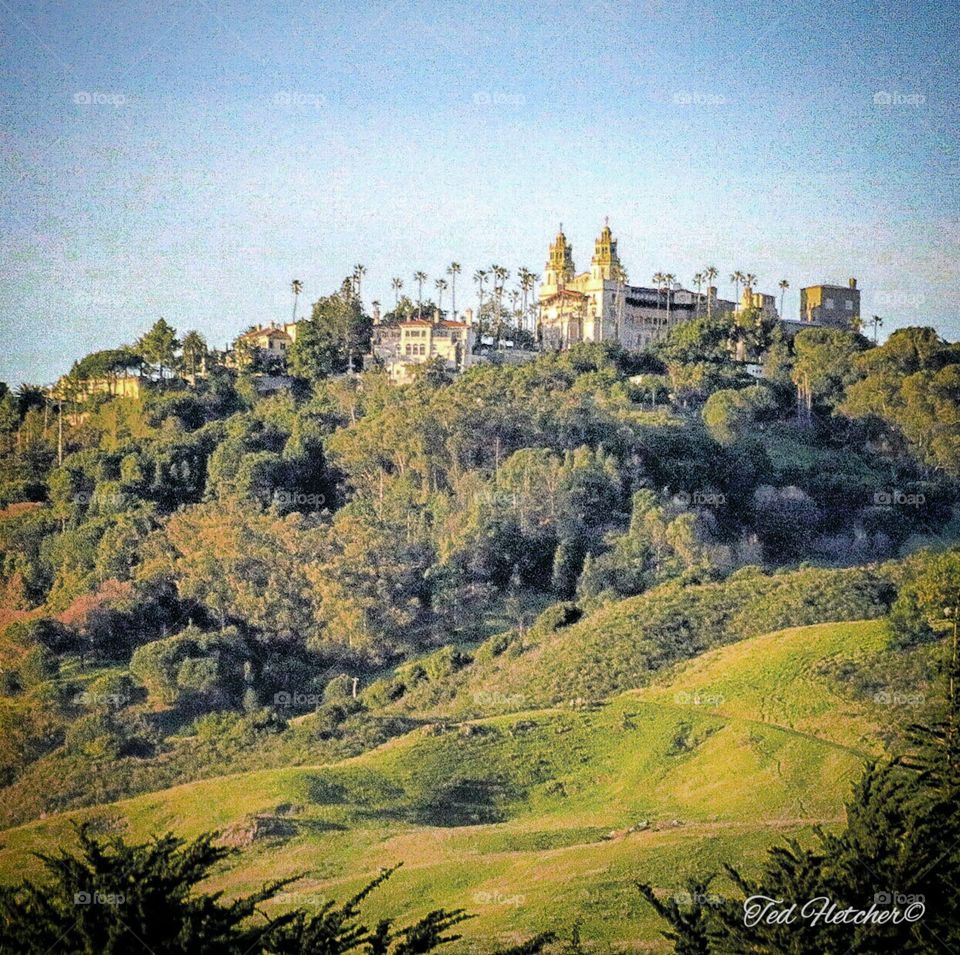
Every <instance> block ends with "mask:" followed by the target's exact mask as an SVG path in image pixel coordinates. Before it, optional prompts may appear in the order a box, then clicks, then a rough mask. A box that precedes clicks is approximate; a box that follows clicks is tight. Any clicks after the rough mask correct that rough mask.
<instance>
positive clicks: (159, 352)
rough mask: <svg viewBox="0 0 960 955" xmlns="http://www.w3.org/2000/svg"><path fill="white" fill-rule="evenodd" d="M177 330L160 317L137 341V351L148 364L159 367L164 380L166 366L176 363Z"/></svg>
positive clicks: (169, 366) (159, 375)
mask: <svg viewBox="0 0 960 955" xmlns="http://www.w3.org/2000/svg"><path fill="white" fill-rule="evenodd" d="M179 347H180V342H178V341H177V330H176V329H175V328H173V327H172V326H171V325H169V324H168V323H167V322H166V320H165V319H163V318H159V319H157V321H156V322H154V324H153V327H152V328H151V329H150V331H148V332H147V333H146V334H145V335H143V336H142V337H141V338H140V339H138V341H137V345H136V348H137V352H138V353H139V354H140V355H142V356H143V359H144V361H146V362H147V364H149V365H152V366H153V367H154V368H156V369H157V375H158V377H159V378H160V380H161V381H163V370H164V368H172V367H173V366H174V364H175V363H176V353H177V349H178V348H179Z"/></svg>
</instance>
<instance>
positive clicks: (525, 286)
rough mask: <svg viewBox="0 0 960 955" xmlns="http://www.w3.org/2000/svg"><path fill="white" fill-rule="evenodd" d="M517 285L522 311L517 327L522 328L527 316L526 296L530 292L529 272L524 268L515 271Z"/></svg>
mask: <svg viewBox="0 0 960 955" xmlns="http://www.w3.org/2000/svg"><path fill="white" fill-rule="evenodd" d="M517 284H518V285H519V286H520V295H521V298H522V299H523V310H522V311H521V312H520V322H519V325H520V327H521V328H523V326H524V324H525V322H526V316H527V296H528V294H529V292H530V271H529V269H527V268H525V267H524V266H522V265H521V266H520V268H519V269H517Z"/></svg>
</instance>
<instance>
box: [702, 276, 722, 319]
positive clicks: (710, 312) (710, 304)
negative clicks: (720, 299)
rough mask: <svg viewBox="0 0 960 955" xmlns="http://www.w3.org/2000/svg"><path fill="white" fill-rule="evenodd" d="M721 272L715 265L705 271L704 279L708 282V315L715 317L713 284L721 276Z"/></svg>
mask: <svg viewBox="0 0 960 955" xmlns="http://www.w3.org/2000/svg"><path fill="white" fill-rule="evenodd" d="M719 274H720V273H719V271H718V270H717V267H716V266H715V265H708V266H707V267H706V268H705V269H704V270H703V277H704V278H705V279H706V282H707V315H708V316H712V315H713V283H714V281H715V279H716V277H717V276H718V275H719Z"/></svg>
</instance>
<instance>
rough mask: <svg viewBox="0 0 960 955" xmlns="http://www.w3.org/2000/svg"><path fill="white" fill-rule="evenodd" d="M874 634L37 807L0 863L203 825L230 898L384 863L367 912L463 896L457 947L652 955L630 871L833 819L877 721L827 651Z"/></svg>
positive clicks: (836, 634)
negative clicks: (557, 940) (591, 944)
mask: <svg viewBox="0 0 960 955" xmlns="http://www.w3.org/2000/svg"><path fill="white" fill-rule="evenodd" d="M885 643H886V633H885V628H884V626H883V625H882V624H881V623H879V622H875V621H866V622H857V623H845V624H826V625H818V626H811V627H803V628H796V629H793V630H789V631H783V632H779V633H774V634H769V635H765V636H761V637H757V638H754V639H751V640H747V641H743V642H741V643H738V644H734V645H730V646H726V647H723V648H721V649H719V650H716V651H713V652H710V653H708V654H706V655H705V656H704V657H702V658H700V659H697V660H694V661H692V662H689V663H687V664H684V665H681V666H679V667H678V668H676V670H675V671H674V672H672V673H664V674H662V675H661V676H660V678H659V680H657V681H656V682H655V683H653V684H652V685H650V686H649V687H646V688H644V689H642V690H639V691H632V692H628V693H624V694H621V695H619V696H617V697H614V698H612V699H611V700H609V701H607V702H606V703H605V704H603V705H601V706H596V707H590V708H583V709H573V708H569V707H560V708H551V709H541V710H531V711H526V712H523V713H520V714H518V713H514V714H509V715H501V716H496V717H490V718H486V719H481V720H476V721H472V722H470V723H462V724H459V725H457V724H444V723H436V724H434V725H432V726H429V727H427V728H424V729H420V730H417V731H416V732H414V733H411V734H408V735H407V736H404V737H402V738H400V739H396V740H392V741H391V742H389V743H387V744H385V745H383V746H381V747H379V748H378V749H376V750H374V751H371V752H368V753H365V754H363V755H361V756H358V757H356V758H353V759H349V760H344V761H342V762H339V763H336V764H332V765H327V766H320V767H297V768H287V769H280V770H268V771H262V772H256V773H246V774H242V775H237V776H228V777H221V778H218V779H212V780H203V781H200V782H195V783H190V784H186V785H182V786H177V787H174V788H172V789H169V790H165V791H162V792H159V793H153V794H150V795H145V796H140V797H137V798H135V799H130V800H125V801H123V802H118V803H115V804H113V805H111V806H109V807H100V808H98V809H93V810H82V811H77V812H75V813H71V814H65V815H62V816H56V817H51V818H49V819H45V820H41V821H38V822H35V823H31V824H29V825H26V826H23V827H21V828H18V829H13V830H9V831H7V832H5V833H3V835H2V846H0V876H2V877H3V878H4V879H5V880H8V881H9V880H13V879H15V878H16V877H18V876H19V875H21V874H23V873H24V872H29V871H35V870H36V863H35V860H31V858H30V856H29V852H30V851H35V850H46V851H49V850H50V848H51V847H53V846H58V845H61V844H65V843H69V842H70V841H71V839H72V837H71V835H70V833H69V830H68V824H69V822H70V821H71V820H76V819H82V818H91V817H101V818H103V819H104V824H105V825H110V826H112V827H116V828H117V829H118V830H121V831H124V832H125V833H126V834H127V835H128V836H130V837H134V838H145V837H148V836H150V835H152V834H155V833H159V832H162V831H165V830H167V829H173V830H175V831H177V832H179V833H181V834H185V835H194V834H197V833H200V832H202V831H205V830H208V829H212V828H217V829H223V830H227V833H228V838H231V839H234V840H236V841H238V842H241V843H248V844H246V846H245V848H244V849H243V851H242V853H241V854H240V856H238V857H237V858H236V860H235V861H234V863H233V864H232V865H230V866H229V868H226V869H225V870H224V871H223V872H222V873H221V874H219V875H218V876H217V877H216V879H215V880H214V884H215V886H216V887H217V888H221V889H224V890H226V891H227V892H228V893H230V892H239V891H248V890H250V889H252V888H253V887H255V886H257V885H259V884H260V882H262V881H264V880H266V879H270V878H279V877H284V876H287V875H292V874H295V873H306V878H305V879H304V880H302V881H301V882H300V883H298V884H297V885H296V886H294V887H293V888H292V889H291V891H290V892H288V893H287V895H286V897H285V898H284V899H281V900H279V901H278V902H277V903H276V904H278V905H289V904H297V905H306V906H309V905H316V904H319V902H320V901H321V900H322V899H323V898H325V897H327V896H328V895H331V894H332V895H335V896H338V897H343V896H344V895H345V894H346V893H348V892H349V891H351V890H352V889H355V888H357V887H358V886H359V885H361V884H362V883H363V882H364V880H366V879H368V878H369V877H370V876H372V875H373V874H375V873H376V872H377V871H378V869H379V868H380V867H381V866H384V865H387V864H391V863H394V862H397V861H401V860H402V861H404V863H405V865H404V868H403V869H401V871H400V872H399V873H398V874H397V876H395V878H394V879H393V880H391V882H390V883H388V885H387V886H386V887H385V888H384V889H383V890H382V891H381V892H378V893H377V894H376V895H375V896H374V897H373V898H371V899H370V900H369V902H368V903H367V905H368V906H369V910H370V912H371V913H372V914H390V915H414V914H418V913H422V912H424V911H426V910H428V909H430V908H434V907H436V906H440V905H443V906H447V907H460V906H463V907H466V908H468V909H469V910H471V911H473V912H476V913H477V916H478V917H477V918H476V919H474V920H472V921H470V922H468V923H466V925H465V927H464V933H465V936H466V938H465V940H464V942H463V943H461V944H460V946H459V950H460V951H464V952H467V951H471V952H483V951H489V949H490V948H491V947H492V946H491V943H490V941H489V939H490V937H492V936H496V937H497V938H498V939H500V940H504V939H508V938H510V937H513V936H515V935H516V933H532V932H533V931H535V930H537V929H542V928H544V927H558V928H566V927H569V926H570V924H571V923H572V921H573V919H574V918H575V917H576V916H578V915H579V916H581V917H582V918H583V933H584V937H585V938H588V939H599V940H605V941H608V942H611V943H616V944H618V945H621V946H623V947H625V948H626V949H628V950H654V951H657V950H663V951H666V947H665V946H664V945H663V944H662V943H661V942H660V941H658V938H657V935H658V929H659V926H658V924H657V922H656V920H655V919H654V918H653V917H652V916H651V913H650V912H649V910H648V909H647V908H646V906H645V905H644V904H643V903H641V902H640V900H639V897H638V895H637V893H636V891H635V889H634V888H633V881H634V880H635V879H637V878H642V879H645V880H650V881H652V882H653V883H654V884H656V885H660V886H663V887H678V886H680V885H681V884H682V881H683V878H684V876H685V874H686V873H688V872H691V871H709V870H717V869H719V868H720V863H721V862H722V861H723V860H731V861H735V862H737V863H738V864H741V865H742V864H746V865H749V864H750V863H751V862H753V861H756V860H757V859H758V858H759V857H760V856H761V855H762V853H763V851H764V849H765V848H766V847H767V846H768V845H770V844H771V843H772V842H774V841H779V840H780V839H781V838H783V837H784V836H785V835H787V834H791V833H797V832H800V833H803V832H807V831H809V828H810V827H811V826H812V825H813V824H816V823H827V824H830V823H831V822H834V821H836V820H838V819H839V818H840V816H841V814H842V805H843V801H844V799H845V798H846V796H847V795H848V793H849V789H850V785H851V783H852V782H853V780H854V779H855V778H856V777H857V776H858V774H859V771H860V767H861V765H862V762H863V758H864V755H865V754H866V753H867V752H870V751H873V750H875V749H877V748H878V746H879V738H880V723H881V721H883V720H886V719H889V718H890V717H891V715H892V714H891V713H889V712H888V711H887V710H884V709H883V708H882V707H878V706H877V705H875V704H874V703H872V702H871V701H870V700H869V698H867V699H866V701H864V702H857V700H856V699H855V698H854V697H853V696H851V695H847V694H845V693H844V692H843V688H842V685H840V684H838V681H837V679H836V677H835V672H836V667H835V664H837V663H838V662H839V663H841V664H842V663H846V662H850V661H853V662H854V663H856V662H857V661H860V662H864V661H866V660H868V659H869V658H871V657H875V656H877V655H879V654H882V653H883V652H884V650H883V648H884V646H885ZM698 700H699V702H697V701H698ZM704 701H707V702H704ZM254 817H260V819H259V822H258V824H257V826H256V830H257V834H256V835H255V836H253V837H252V838H251V835H250V834H251V831H252V829H253V826H252V823H251V820H252V819H254ZM451 951H453V949H451Z"/></svg>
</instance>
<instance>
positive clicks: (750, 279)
mask: <svg viewBox="0 0 960 955" xmlns="http://www.w3.org/2000/svg"><path fill="white" fill-rule="evenodd" d="M756 286H757V277H756V276H755V275H754V274H753V273H752V272H747V274H746V275H745V276H744V277H743V290H744V291H745V292H746V291H747V290H748V289H749V290H750V291H751V292H752V291H753V290H754V289H755V288H756ZM751 304H752V302H751Z"/></svg>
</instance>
